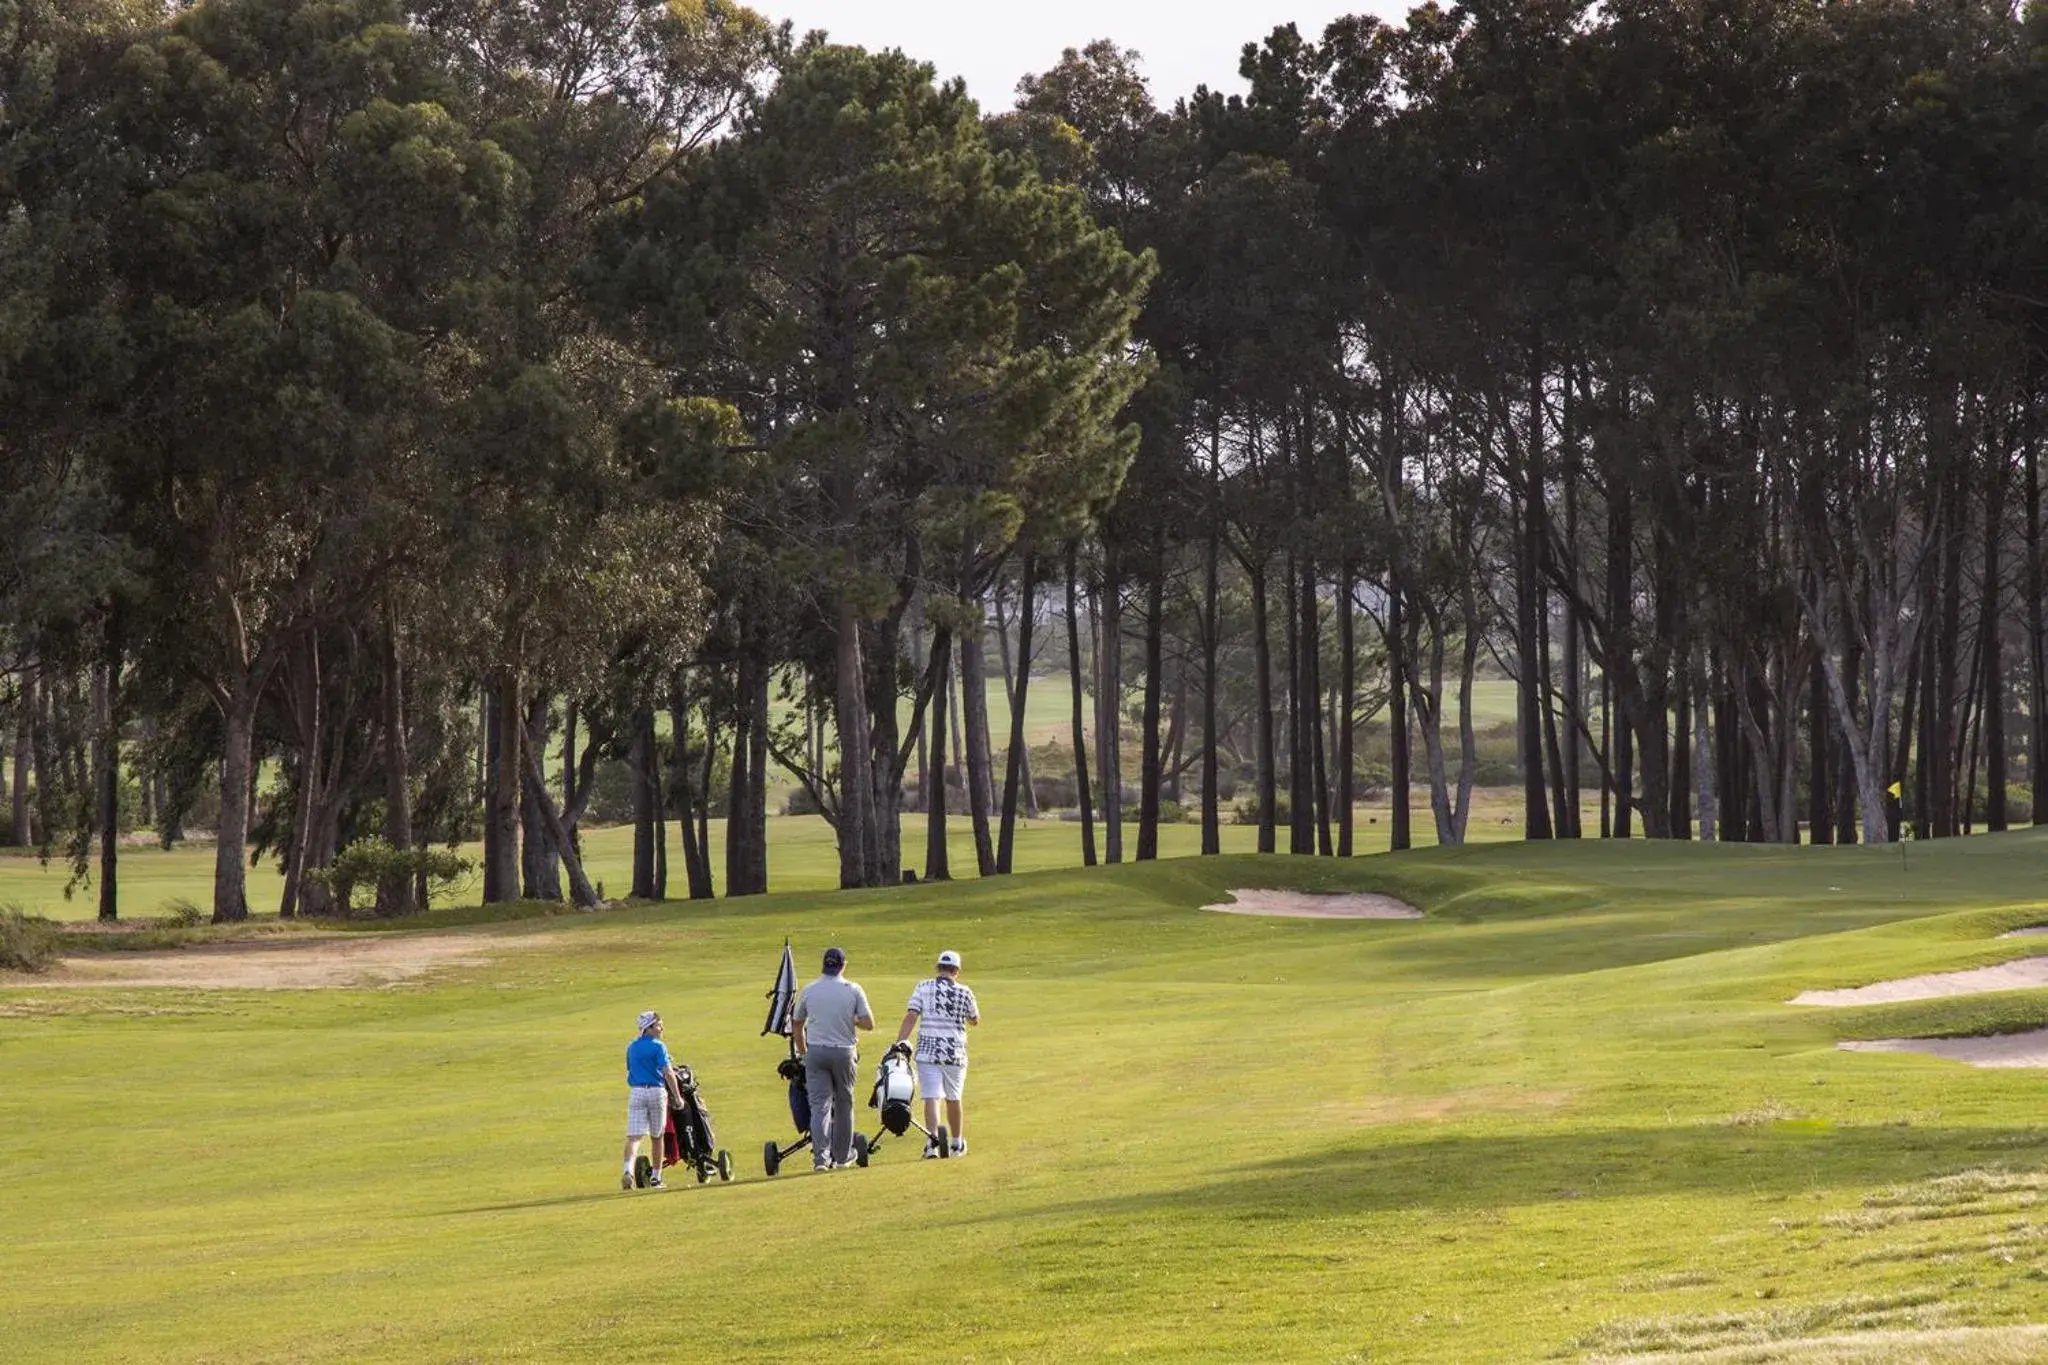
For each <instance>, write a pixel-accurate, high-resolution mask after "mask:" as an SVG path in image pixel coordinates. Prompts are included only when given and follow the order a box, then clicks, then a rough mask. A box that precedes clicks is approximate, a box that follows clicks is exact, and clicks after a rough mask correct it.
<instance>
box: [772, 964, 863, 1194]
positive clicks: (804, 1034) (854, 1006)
mask: <svg viewBox="0 0 2048 1365" xmlns="http://www.w3.org/2000/svg"><path fill="white" fill-rule="evenodd" d="M845 972H846V954H845V953H843V952H841V951H840V950H839V949H837V948H827V949H826V950H825V974H824V975H823V976H821V977H819V978H818V979H817V980H816V981H813V982H812V983H811V984H810V985H808V986H806V987H804V991H803V994H802V995H800V996H798V997H797V1001H796V1026H795V1029H794V1030H793V1031H792V1033H791V1038H790V1040H791V1041H792V1042H794V1043H795V1044H796V1050H797V1053H798V1054H799V1055H800V1056H802V1058H803V1059H804V1092H805V1094H806V1095H807V1096H808V1097H809V1099H810V1101H811V1168H812V1169H813V1170H819V1171H829V1170H832V1169H834V1168H835V1167H839V1166H845V1165H848V1164H850V1163H851V1162H852V1160H853V1074H854V1063H855V1059H856V1057H857V1056H858V1054H857V1053H856V1052H855V1050H854V1049H855V1044H856V1043H857V1042H858V1041H859V1040H858V1038H857V1037H856V1030H859V1029H871V1028H873V1027H874V1026H875V1013H874V1011H873V1010H871V1009H869V1008H868V993H867V992H866V991H864V990H862V989H861V988H860V983H858V982H855V981H848V980H847V979H846V976H845Z"/></svg>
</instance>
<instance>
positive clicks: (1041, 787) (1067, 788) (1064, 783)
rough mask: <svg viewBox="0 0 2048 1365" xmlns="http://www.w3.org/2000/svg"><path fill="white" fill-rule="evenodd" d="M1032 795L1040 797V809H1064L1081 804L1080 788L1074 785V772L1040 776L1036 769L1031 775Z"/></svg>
mask: <svg viewBox="0 0 2048 1365" xmlns="http://www.w3.org/2000/svg"><path fill="white" fill-rule="evenodd" d="M1031 792H1032V795H1033V796H1035V797H1037V798H1038V808H1039V809H1040V810H1063V809H1066V808H1068V807H1071V806H1078V805H1080V804H1081V791H1080V788H1078V787H1076V786H1075V785H1074V775H1073V774H1072V773H1060V774H1058V775H1057V776H1053V777H1040V776H1038V775H1037V771H1036V770H1035V769H1034V770H1033V772H1032V777H1031Z"/></svg>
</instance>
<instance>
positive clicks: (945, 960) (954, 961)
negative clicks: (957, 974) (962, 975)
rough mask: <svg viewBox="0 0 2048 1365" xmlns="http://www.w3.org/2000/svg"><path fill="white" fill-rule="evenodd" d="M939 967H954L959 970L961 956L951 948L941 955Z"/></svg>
mask: <svg viewBox="0 0 2048 1365" xmlns="http://www.w3.org/2000/svg"><path fill="white" fill-rule="evenodd" d="M939 965H940V966H941V967H952V968H954V969H956V970H957V969H958V968H959V966H960V954H958V953H956V952H954V951H953V950H952V949H951V948H948V949H946V951H945V952H943V953H940V954H939Z"/></svg>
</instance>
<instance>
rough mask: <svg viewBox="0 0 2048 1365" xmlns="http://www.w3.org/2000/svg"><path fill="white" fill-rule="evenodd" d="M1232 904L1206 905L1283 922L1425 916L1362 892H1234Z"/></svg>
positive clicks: (1232, 912) (1405, 905) (1389, 900)
mask: <svg viewBox="0 0 2048 1365" xmlns="http://www.w3.org/2000/svg"><path fill="white" fill-rule="evenodd" d="M1230 896H1231V899H1230V901H1229V903H1227V904H1224V905H1205V906H1203V907H1202V908H1203V909H1204V910H1216V911H1220V912H1221V913H1223V914H1226V915H1277V916H1279V917H1280V918H1283V919H1421V918H1422V912H1421V911H1420V910H1417V909H1416V908H1415V907H1414V906H1412V905H1409V904H1407V903H1406V902H1405V901H1397V900H1395V899H1394V898H1393V897H1392V896H1375V895H1371V894H1369V893H1367V892H1362V891H1344V892H1332V891H1259V890H1247V891H1232V892H1231V893H1230Z"/></svg>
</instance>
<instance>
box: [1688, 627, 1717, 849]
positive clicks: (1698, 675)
mask: <svg viewBox="0 0 2048 1365" xmlns="http://www.w3.org/2000/svg"><path fill="white" fill-rule="evenodd" d="M1689 667H1690V668H1691V669H1692V678H1693V683H1694V687H1693V692H1694V695H1695V696H1696V697H1697V698H1698V701H1697V702H1696V703H1695V705H1694V714H1695V717H1696V722H1695V731H1696V738H1695V740H1694V743H1693V772H1694V773H1695V774H1696V775H1697V778H1698V781H1699V788H1700V841H1701V842H1702V843H1709V844H1711V843H1714V842H1716V841H1717V840H1718V839H1719V838H1720V837H1721V803H1720V792H1719V790H1718V787H1719V781H1718V774H1717V772H1716V769H1715V757H1714V756H1715V753H1716V750H1715V748H1714V736H1715V734H1716V731H1715V729H1714V697H1715V692H1714V664H1713V661H1712V655H1711V654H1707V653H1704V652H1698V651H1697V650H1696V652H1695V653H1694V655H1693V657H1692V660H1691V662H1690V664H1689Z"/></svg>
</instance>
